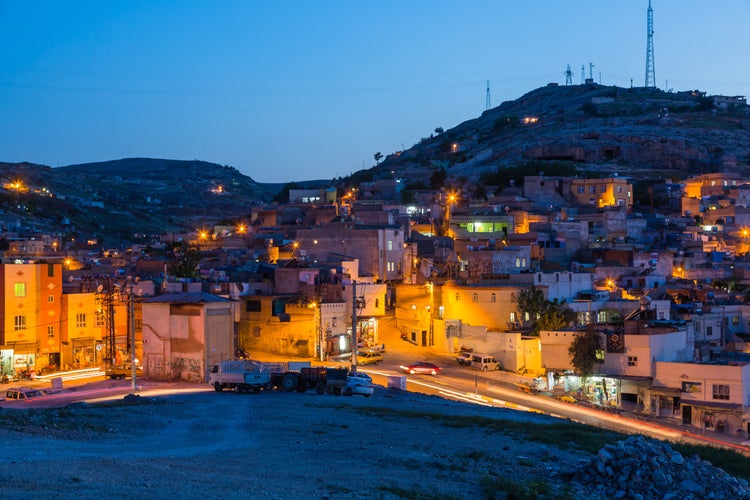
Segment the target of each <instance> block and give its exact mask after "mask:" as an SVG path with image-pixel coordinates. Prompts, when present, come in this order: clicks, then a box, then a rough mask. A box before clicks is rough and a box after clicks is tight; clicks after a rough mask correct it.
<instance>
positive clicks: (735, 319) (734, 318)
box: [732, 316, 740, 325]
mask: <svg viewBox="0 0 750 500" xmlns="http://www.w3.org/2000/svg"><path fill="white" fill-rule="evenodd" d="M732 324H733V325H739V324H740V317H739V316H732Z"/></svg>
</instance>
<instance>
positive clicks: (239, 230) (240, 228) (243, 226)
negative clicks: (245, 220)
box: [237, 224, 247, 234]
mask: <svg viewBox="0 0 750 500" xmlns="http://www.w3.org/2000/svg"><path fill="white" fill-rule="evenodd" d="M237 232H239V233H240V234H245V232H247V228H246V227H245V225H244V224H240V225H239V226H237Z"/></svg>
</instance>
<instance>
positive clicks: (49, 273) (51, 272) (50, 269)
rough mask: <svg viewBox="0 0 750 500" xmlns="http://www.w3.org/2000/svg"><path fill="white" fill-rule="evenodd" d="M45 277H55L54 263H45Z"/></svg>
mask: <svg viewBox="0 0 750 500" xmlns="http://www.w3.org/2000/svg"><path fill="white" fill-rule="evenodd" d="M47 277H49V278H54V277H55V265H54V264H47Z"/></svg>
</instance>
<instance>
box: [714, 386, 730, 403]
mask: <svg viewBox="0 0 750 500" xmlns="http://www.w3.org/2000/svg"><path fill="white" fill-rule="evenodd" d="M713 397H714V399H724V400H729V386H728V385H726V384H713Z"/></svg>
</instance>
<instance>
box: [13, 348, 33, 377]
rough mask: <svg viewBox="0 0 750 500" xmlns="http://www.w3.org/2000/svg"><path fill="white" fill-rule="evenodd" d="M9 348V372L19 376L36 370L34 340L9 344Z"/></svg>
mask: <svg viewBox="0 0 750 500" xmlns="http://www.w3.org/2000/svg"><path fill="white" fill-rule="evenodd" d="M9 347H11V348H12V349H11V353H12V355H11V361H10V363H11V374H12V375H13V376H16V377H18V376H21V375H23V374H27V375H26V376H28V373H29V371H31V370H32V369H34V371H36V356H37V349H36V342H24V343H20V342H19V343H14V344H10V346H9Z"/></svg>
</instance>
